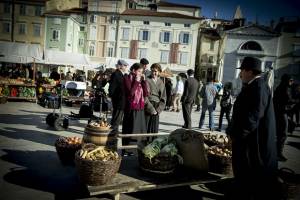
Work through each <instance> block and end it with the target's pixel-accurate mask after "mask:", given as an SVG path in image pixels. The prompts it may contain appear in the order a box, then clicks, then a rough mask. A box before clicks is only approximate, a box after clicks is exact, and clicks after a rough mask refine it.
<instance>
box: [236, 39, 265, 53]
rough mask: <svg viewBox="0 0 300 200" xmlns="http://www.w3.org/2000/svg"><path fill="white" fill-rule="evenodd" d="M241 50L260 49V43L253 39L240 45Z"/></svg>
mask: <svg viewBox="0 0 300 200" xmlns="http://www.w3.org/2000/svg"><path fill="white" fill-rule="evenodd" d="M241 49H242V50H253V51H262V50H263V49H262V48H261V46H260V44H258V43H257V42H254V41H250V42H246V43H245V44H243V45H242V47H241Z"/></svg>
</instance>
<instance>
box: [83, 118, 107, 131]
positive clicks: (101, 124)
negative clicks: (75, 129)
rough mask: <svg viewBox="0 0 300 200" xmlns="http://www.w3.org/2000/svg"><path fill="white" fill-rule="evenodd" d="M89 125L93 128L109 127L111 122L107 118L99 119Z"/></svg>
mask: <svg viewBox="0 0 300 200" xmlns="http://www.w3.org/2000/svg"><path fill="white" fill-rule="evenodd" d="M87 127H89V128H93V129H109V128H110V124H109V123H108V122H107V120H106V119H101V120H99V121H92V122H90V123H89V124H88V125H87Z"/></svg>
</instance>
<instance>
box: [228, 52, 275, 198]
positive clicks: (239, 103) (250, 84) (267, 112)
mask: <svg viewBox="0 0 300 200" xmlns="http://www.w3.org/2000/svg"><path fill="white" fill-rule="evenodd" d="M239 69H240V70H241V72H240V78H241V80H242V82H243V88H242V91H241V92H240V94H239V95H238V96H237V98H236V101H235V103H234V107H233V114H232V120H231V122H230V124H229V126H228V129H227V134H228V135H229V136H230V138H231V140H232V168H233V174H234V178H235V180H236V186H237V187H238V188H235V190H234V192H233V194H234V196H235V197H234V198H233V199H278V196H276V187H277V185H276V172H277V155H276V154H277V150H276V127H275V116H274V109H273V101H272V95H271V91H270V88H269V87H268V85H267V83H266V82H265V80H264V78H263V77H261V62H260V60H258V59H257V58H253V57H245V58H244V60H243V62H242V64H241V67H240V68H239ZM269 188H270V189H269ZM274 194H275V195H274ZM273 195H274V196H273Z"/></svg>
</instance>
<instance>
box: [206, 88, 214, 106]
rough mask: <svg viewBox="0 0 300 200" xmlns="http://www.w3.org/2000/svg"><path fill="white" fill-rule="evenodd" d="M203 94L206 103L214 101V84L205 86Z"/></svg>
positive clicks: (210, 103)
mask: <svg viewBox="0 0 300 200" xmlns="http://www.w3.org/2000/svg"><path fill="white" fill-rule="evenodd" d="M205 96H206V100H207V105H208V106H210V105H212V104H213V103H214V100H215V96H216V89H215V88H214V86H212V87H211V86H206V87H205Z"/></svg>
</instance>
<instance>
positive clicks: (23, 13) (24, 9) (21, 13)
mask: <svg viewBox="0 0 300 200" xmlns="http://www.w3.org/2000/svg"><path fill="white" fill-rule="evenodd" d="M20 15H26V6H25V5H24V4H21V5H20Z"/></svg>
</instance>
